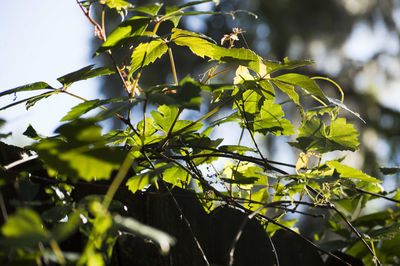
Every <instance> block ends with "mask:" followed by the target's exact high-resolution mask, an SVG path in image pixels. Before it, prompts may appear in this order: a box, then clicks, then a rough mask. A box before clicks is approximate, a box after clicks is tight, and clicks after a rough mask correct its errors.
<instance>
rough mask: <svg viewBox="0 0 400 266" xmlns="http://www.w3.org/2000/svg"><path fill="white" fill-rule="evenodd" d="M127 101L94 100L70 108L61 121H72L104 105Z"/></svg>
mask: <svg viewBox="0 0 400 266" xmlns="http://www.w3.org/2000/svg"><path fill="white" fill-rule="evenodd" d="M127 100H129V97H120V98H111V99H105V100H99V99H96V100H91V101H86V102H83V103H80V104H78V105H76V106H74V107H72V109H71V111H69V112H68V114H67V115H66V116H64V117H63V118H62V119H61V121H72V120H75V119H77V118H79V117H80V116H82V115H84V114H86V113H87V112H89V111H90V110H93V109H95V108H98V107H100V106H103V105H105V104H109V103H117V102H124V101H127Z"/></svg>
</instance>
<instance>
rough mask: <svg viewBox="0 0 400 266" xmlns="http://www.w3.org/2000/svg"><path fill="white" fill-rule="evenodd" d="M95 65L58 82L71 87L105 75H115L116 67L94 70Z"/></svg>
mask: <svg viewBox="0 0 400 266" xmlns="http://www.w3.org/2000/svg"><path fill="white" fill-rule="evenodd" d="M93 67H94V65H90V66H87V67H84V68H81V69H79V70H77V71H74V72H71V73H69V74H67V75H64V76H62V77H59V78H58V79H57V80H58V81H59V82H61V83H62V84H63V85H64V87H65V86H69V85H71V84H72V83H74V82H76V81H80V80H86V79H90V78H94V77H97V76H104V75H110V74H113V73H115V67H114V66H108V67H99V68H95V69H92V68H93Z"/></svg>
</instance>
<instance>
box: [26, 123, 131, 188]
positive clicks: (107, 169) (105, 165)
mask: <svg viewBox="0 0 400 266" xmlns="http://www.w3.org/2000/svg"><path fill="white" fill-rule="evenodd" d="M56 132H58V133H60V134H61V136H62V137H64V138H65V139H66V141H63V140H60V139H59V138H49V139H44V140H42V141H41V142H39V143H37V144H34V145H33V146H32V148H33V149H34V150H36V152H37V153H38V154H39V158H41V159H42V160H43V161H44V162H45V164H46V166H47V167H48V168H49V169H50V170H53V171H50V172H49V173H52V174H56V173H57V172H59V173H61V174H65V175H66V176H67V177H68V178H70V179H71V180H74V181H75V180H77V179H78V178H80V179H84V180H86V181H91V180H93V179H97V180H98V179H108V178H110V175H111V172H112V171H113V170H116V169H118V167H119V166H120V164H121V162H122V161H123V158H124V156H125V153H124V152H123V151H122V150H120V149H118V148H117V147H107V146H105V138H104V137H103V136H101V135H100V133H101V128H100V127H99V126H96V125H94V123H93V120H75V121H73V122H71V123H69V124H65V125H62V126H61V127H59V128H58V129H57V131H56Z"/></svg>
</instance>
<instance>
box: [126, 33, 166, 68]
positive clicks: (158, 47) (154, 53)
mask: <svg viewBox="0 0 400 266" xmlns="http://www.w3.org/2000/svg"><path fill="white" fill-rule="evenodd" d="M167 51H168V46H167V45H166V44H165V42H164V41H163V40H161V39H157V40H153V41H151V42H150V43H141V44H139V45H138V46H137V47H136V48H135V50H133V53H132V61H131V69H130V71H129V76H131V75H132V74H133V72H135V71H136V70H138V69H139V68H140V67H144V66H147V65H148V64H150V63H153V62H154V61H156V60H157V59H158V58H160V57H161V56H163V55H164V54H165V53H166V52H167Z"/></svg>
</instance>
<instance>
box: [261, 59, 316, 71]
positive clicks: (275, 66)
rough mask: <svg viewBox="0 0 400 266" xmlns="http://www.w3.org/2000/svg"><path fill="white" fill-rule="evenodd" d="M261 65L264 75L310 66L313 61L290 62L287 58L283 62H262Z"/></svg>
mask: <svg viewBox="0 0 400 266" xmlns="http://www.w3.org/2000/svg"><path fill="white" fill-rule="evenodd" d="M263 64H264V65H265V68H266V74H270V73H273V72H275V71H278V70H282V69H293V68H297V67H301V66H306V65H312V64H314V61H311V60H302V61H290V60H289V59H288V58H287V57H285V58H284V60H283V62H272V61H268V60H264V61H263Z"/></svg>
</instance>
